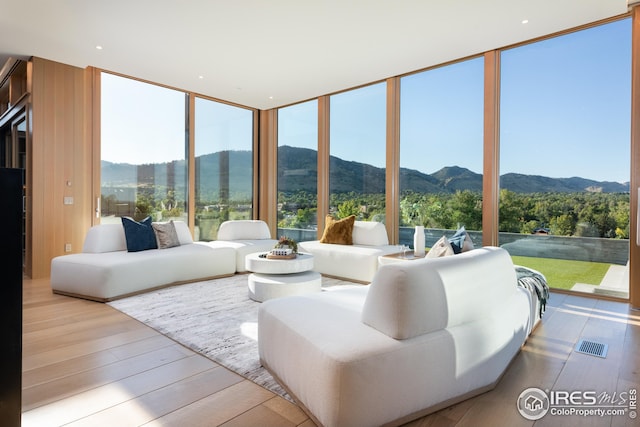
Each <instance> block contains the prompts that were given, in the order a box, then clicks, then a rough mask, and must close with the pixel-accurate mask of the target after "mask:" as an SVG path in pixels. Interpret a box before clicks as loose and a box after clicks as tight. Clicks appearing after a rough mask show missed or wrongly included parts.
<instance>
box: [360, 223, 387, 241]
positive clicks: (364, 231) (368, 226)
mask: <svg viewBox="0 0 640 427" xmlns="http://www.w3.org/2000/svg"><path fill="white" fill-rule="evenodd" d="M353 244H354V245H367V246H381V245H388V244H389V237H388V236H387V229H386V227H385V226H384V224H383V223H381V222H375V221H355V223H354V224H353Z"/></svg>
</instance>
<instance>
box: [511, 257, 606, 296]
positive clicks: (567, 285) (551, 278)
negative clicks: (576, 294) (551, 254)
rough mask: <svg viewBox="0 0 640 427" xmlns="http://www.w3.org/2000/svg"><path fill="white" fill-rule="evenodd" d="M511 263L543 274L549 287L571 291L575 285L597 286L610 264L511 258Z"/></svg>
mask: <svg viewBox="0 0 640 427" xmlns="http://www.w3.org/2000/svg"><path fill="white" fill-rule="evenodd" d="M511 258H512V259H513V263H514V264H517V265H521V266H523V267H529V268H533V269H534V270H538V271H539V272H540V273H542V274H544V275H545V277H546V278H547V282H548V283H549V287H551V288H558V289H571V287H572V286H573V285H575V284H576V283H586V284H589V285H599V284H600V282H601V281H602V278H603V277H604V275H605V273H606V272H607V270H608V269H609V267H610V266H611V264H607V263H603V262H588V261H569V260H562V259H551V258H532V257H524V256H512V257H511Z"/></svg>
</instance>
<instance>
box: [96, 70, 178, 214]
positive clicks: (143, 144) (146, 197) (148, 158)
mask: <svg viewBox="0 0 640 427" xmlns="http://www.w3.org/2000/svg"><path fill="white" fill-rule="evenodd" d="M187 98H188V95H187V94H186V93H184V92H181V91H178V90H173V89H168V88H165V87H162V86H158V85H154V84H149V83H144V82H141V81H139V80H134V79H129V78H124V77H120V76H116V75H113V74H110V73H106V72H103V73H101V105H100V109H101V115H100V123H101V129H100V131H101V134H100V141H101V142H100V145H101V165H100V166H101V184H100V188H101V203H100V207H101V209H100V215H101V220H102V222H103V223H105V222H116V221H120V219H119V217H121V216H130V217H133V218H134V219H137V220H141V219H144V218H145V217H147V216H151V217H152V218H153V220H154V221H161V220H169V219H181V220H186V218H187V203H186V200H187V163H186V152H187V150H186V147H187V138H186V136H185V135H186V133H185V126H186V125H185V123H186V120H185V117H186V105H187V102H186V100H187Z"/></svg>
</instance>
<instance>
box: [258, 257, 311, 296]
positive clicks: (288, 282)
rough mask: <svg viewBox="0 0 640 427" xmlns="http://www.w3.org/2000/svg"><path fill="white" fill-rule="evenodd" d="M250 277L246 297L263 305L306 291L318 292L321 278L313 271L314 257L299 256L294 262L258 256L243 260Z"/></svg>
mask: <svg viewBox="0 0 640 427" xmlns="http://www.w3.org/2000/svg"><path fill="white" fill-rule="evenodd" d="M245 267H246V268H247V270H248V271H251V272H252V273H251V274H249V278H248V280H247V282H248V289H249V298H251V299H252V300H254V301H258V302H263V301H266V300H268V299H272V298H278V297H283V296H289V295H300V294H304V293H308V292H319V291H320V290H321V288H322V276H321V275H320V273H318V272H316V271H311V269H313V255H310V254H298V256H297V257H296V258H294V259H269V258H262V257H260V254H259V253H254V254H249V255H247V256H246V258H245Z"/></svg>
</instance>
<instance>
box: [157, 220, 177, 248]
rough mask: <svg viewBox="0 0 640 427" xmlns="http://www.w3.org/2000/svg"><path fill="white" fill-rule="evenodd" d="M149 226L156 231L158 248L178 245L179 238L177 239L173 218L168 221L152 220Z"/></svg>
mask: <svg viewBox="0 0 640 427" xmlns="http://www.w3.org/2000/svg"><path fill="white" fill-rule="evenodd" d="M151 226H152V227H153V231H154V232H155V233H156V240H157V241H158V248H160V249H167V248H172V247H174V246H180V239H178V233H177V232H176V226H175V225H174V224H173V220H171V221H169V222H154V223H153V224H151Z"/></svg>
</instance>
